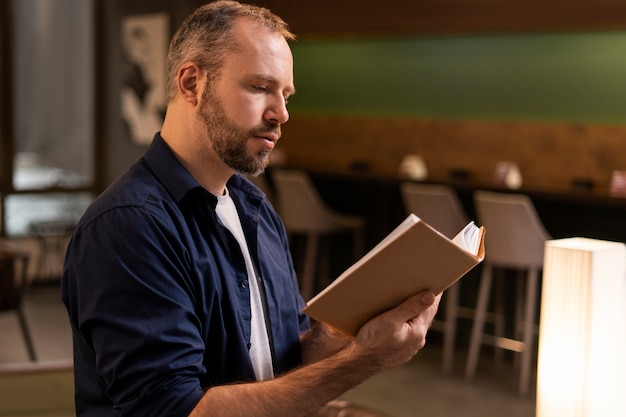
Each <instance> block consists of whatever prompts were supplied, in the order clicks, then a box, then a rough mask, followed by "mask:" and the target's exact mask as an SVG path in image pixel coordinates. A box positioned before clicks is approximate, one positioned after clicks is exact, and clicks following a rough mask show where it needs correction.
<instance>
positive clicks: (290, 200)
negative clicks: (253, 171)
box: [271, 168, 344, 233]
mask: <svg viewBox="0 0 626 417" xmlns="http://www.w3.org/2000/svg"><path fill="white" fill-rule="evenodd" d="M271 180H272V182H273V184H274V188H275V191H276V194H275V201H276V209H277V210H278V213H279V214H280V216H281V218H282V219H283V222H284V223H285V227H286V228H287V231H288V232H295V233H310V232H319V233H325V232H329V231H333V230H337V229H341V228H344V226H343V225H342V224H341V223H340V222H338V221H337V216H339V214H338V213H335V212H334V211H333V210H332V209H330V208H329V207H328V206H327V205H326V204H325V203H324V201H323V200H322V198H321V196H320V195H319V193H318V191H317V189H316V188H315V185H314V184H313V182H312V181H311V179H310V177H309V175H308V174H307V173H306V171H302V170H297V169H284V168H273V169H272V171H271Z"/></svg>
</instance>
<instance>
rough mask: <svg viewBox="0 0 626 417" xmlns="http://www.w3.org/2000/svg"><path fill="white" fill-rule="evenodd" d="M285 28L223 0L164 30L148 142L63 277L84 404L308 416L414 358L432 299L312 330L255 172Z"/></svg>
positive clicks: (272, 124)
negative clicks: (355, 328) (160, 106)
mask: <svg viewBox="0 0 626 417" xmlns="http://www.w3.org/2000/svg"><path fill="white" fill-rule="evenodd" d="M292 38H293V35H291V33H290V32H289V31H288V29H287V27H286V25H285V24H284V22H282V20H280V19H279V18H278V17H276V16H275V15H273V14H271V13H270V12H269V11H267V10H266V9H261V8H257V7H252V6H246V5H241V4H239V3H236V2H230V1H223V2H222V1H220V2H215V3H210V4H208V5H205V6H203V7H201V8H199V9H198V10H197V11H196V12H194V14H192V15H191V16H190V17H189V18H188V19H187V20H186V21H185V22H184V23H183V25H182V26H181V28H180V29H179V30H178V32H177V33H176V34H175V35H174V37H173V39H172V42H171V44H170V52H169V56H168V88H169V98H168V101H169V102H168V110H167V115H166V118H165V121H164V124H163V127H162V130H161V132H160V133H159V134H157V135H156V136H155V138H154V140H153V143H152V144H151V146H150V148H149V149H148V150H147V151H146V154H145V155H144V157H143V158H141V159H140V160H139V161H138V162H136V163H135V164H134V165H133V166H132V167H131V168H130V169H129V171H128V172H127V173H126V174H124V175H123V176H122V177H121V178H120V179H119V180H118V181H116V182H115V183H114V184H113V185H111V186H110V187H109V189H107V190H106V191H105V192H104V193H103V194H102V195H101V196H100V197H99V198H98V199H97V200H96V202H95V203H94V204H93V205H92V206H91V207H90V208H89V209H88V210H87V212H86V213H85V215H84V216H83V218H82V219H81V221H80V223H79V224H78V226H77V229H76V232H75V234H74V236H73V238H72V242H71V243H70V246H69V248H68V251H67V256H66V266H65V271H64V277H63V283H62V296H63V301H64V303H65V304H66V306H67V309H68V312H69V316H70V321H71V325H72V329H73V335H74V356H75V378H76V407H77V414H78V415H79V416H90V417H100V416H151V417H152V416H187V415H189V416H268V417H277V416H305V415H311V414H313V413H315V411H316V410H318V409H319V408H320V407H322V406H323V405H324V404H325V403H327V402H328V401H330V400H332V399H334V398H336V397H337V396H338V395H340V394H341V393H343V392H344V391H346V390H348V389H350V388H352V387H354V386H356V385H357V384H359V383H361V382H362V381H364V380H365V379H367V378H369V377H371V376H373V375H375V374H377V373H379V372H381V371H384V370H387V369H389V368H391V367H393V366H396V365H398V364H401V363H404V362H406V361H407V360H409V359H410V358H411V357H412V356H413V355H414V354H415V353H416V352H417V351H419V350H420V349H421V348H422V347H423V345H424V343H425V336H426V332H427V329H428V326H429V324H430V323H431V321H432V319H433V316H434V314H435V312H436V309H437V305H438V301H439V297H436V296H435V295H434V294H431V293H424V294H419V295H416V296H414V297H412V298H410V299H409V300H407V301H406V302H404V303H403V304H401V305H400V306H398V307H397V308H395V309H393V310H390V311H388V312H386V313H384V314H381V315H380V316H379V317H376V318H374V319H373V320H371V321H370V322H368V323H366V324H365V325H364V326H363V328H362V329H361V330H360V331H359V333H358V334H357V335H356V337H348V336H346V335H343V334H340V333H339V332H338V331H336V330H334V329H332V328H330V327H328V326H326V325H316V326H313V329H309V321H308V318H307V317H306V316H304V315H303V314H302V313H301V311H302V307H303V305H304V303H303V301H302V299H301V297H300V295H299V292H298V287H297V282H296V277H295V273H294V270H293V265H292V261H291V258H290V254H289V247H288V244H287V239H286V235H285V231H284V227H283V225H282V223H281V221H280V220H279V218H278V216H277V215H276V213H275V211H274V210H273V208H272V207H271V206H270V205H269V203H268V202H267V200H266V199H265V198H264V196H263V195H262V194H261V193H260V192H259V191H258V189H257V188H256V187H254V186H253V185H252V184H251V183H250V182H249V181H247V180H246V179H245V178H244V177H243V176H241V175H239V174H240V173H245V174H253V175H255V174H258V173H260V172H262V171H263V169H264V168H265V166H266V165H267V163H268V158H269V154H270V152H271V150H272V149H273V148H274V147H275V146H276V143H277V142H278V140H279V138H280V134H281V125H282V124H283V123H286V122H287V120H288V118H289V114H288V112H287V108H286V106H287V100H288V98H289V97H290V96H291V95H292V94H293V93H294V92H295V88H294V83H293V74H292V71H293V63H292V56H291V51H290V48H289V45H288V43H287V41H288V40H290V39H292Z"/></svg>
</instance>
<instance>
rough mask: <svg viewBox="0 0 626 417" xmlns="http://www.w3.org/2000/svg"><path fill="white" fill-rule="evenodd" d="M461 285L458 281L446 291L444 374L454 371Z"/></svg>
mask: <svg viewBox="0 0 626 417" xmlns="http://www.w3.org/2000/svg"><path fill="white" fill-rule="evenodd" d="M459 285H460V283H458V282H457V283H456V284H454V285H452V286H451V287H450V288H448V289H447V290H446V292H445V304H446V313H445V314H446V318H445V322H444V325H443V364H442V371H443V374H444V375H449V374H450V373H451V372H452V365H453V362H454V341H455V338H456V319H457V316H458V309H459Z"/></svg>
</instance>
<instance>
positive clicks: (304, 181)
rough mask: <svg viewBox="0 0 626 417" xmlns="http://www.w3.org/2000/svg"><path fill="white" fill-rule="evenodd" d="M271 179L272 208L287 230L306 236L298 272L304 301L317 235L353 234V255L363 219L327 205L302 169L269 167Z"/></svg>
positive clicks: (310, 287) (359, 245)
mask: <svg viewBox="0 0 626 417" xmlns="http://www.w3.org/2000/svg"><path fill="white" fill-rule="evenodd" d="M271 180H272V183H273V185H274V188H275V191H276V194H275V200H276V207H277V210H278V213H279V214H280V216H281V218H282V220H283V222H284V223H285V228H286V229H287V233H289V234H290V235H304V236H305V237H306V246H305V256H304V265H303V268H302V272H301V273H300V274H299V275H300V286H301V292H302V296H303V297H304V299H305V300H308V299H310V298H311V297H312V296H313V295H314V291H315V275H316V267H315V266H316V264H317V261H318V249H319V243H320V238H321V237H322V236H329V235H333V234H337V233H353V235H354V247H353V253H354V257H355V258H356V257H358V256H360V255H361V254H362V252H363V239H364V236H363V234H364V226H365V222H364V220H363V219H362V218H361V217H357V216H347V215H344V214H341V213H338V212H336V211H335V210H332V209H331V208H330V207H328V206H327V205H326V204H325V203H324V201H323V200H322V198H321V197H320V195H319V193H318V191H317V189H316V188H315V186H314V184H313V182H312V181H311V179H310V177H309V175H308V174H307V173H306V172H305V171H302V170H295V169H285V168H273V169H272V173H271Z"/></svg>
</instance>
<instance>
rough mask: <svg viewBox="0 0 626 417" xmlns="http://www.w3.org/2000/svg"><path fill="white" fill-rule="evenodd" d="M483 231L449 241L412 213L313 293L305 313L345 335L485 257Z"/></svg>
mask: <svg viewBox="0 0 626 417" xmlns="http://www.w3.org/2000/svg"><path fill="white" fill-rule="evenodd" d="M484 235H485V229H484V228H483V227H477V226H476V225H475V224H474V222H470V223H469V224H468V225H467V226H465V228H463V230H461V231H460V232H459V233H458V234H457V235H456V236H455V237H454V238H453V239H448V238H447V237H446V236H444V235H442V234H441V233H439V232H438V231H436V230H435V229H433V228H432V227H430V226H429V225H427V224H426V223H425V222H423V221H422V220H420V218H419V217H417V216H416V215H414V214H411V215H409V216H408V217H407V218H406V220H404V221H403V222H402V223H401V224H400V225H399V226H398V227H397V228H396V229H395V230H393V231H392V232H391V233H390V234H389V235H388V236H387V237H386V238H385V239H383V240H382V241H381V242H380V243H379V244H378V245H376V247H374V248H373V249H372V250H371V251H370V252H368V253H367V254H366V255H365V256H364V257H363V258H361V259H360V260H359V261H357V262H356V263H355V264H354V265H352V266H351V267H350V268H348V269H347V270H346V271H345V272H344V273H343V274H341V275H340V276H339V277H338V278H337V279H336V280H335V281H333V283H332V284H330V285H329V286H328V287H326V288H325V289H324V290H323V291H321V292H320V293H319V294H318V295H316V296H315V297H313V298H312V299H311V300H310V301H309V302H308V303H307V305H306V307H305V308H304V312H305V313H306V314H308V315H309V316H310V317H312V318H313V319H315V320H318V321H322V322H325V323H328V324H330V325H332V326H333V327H336V328H337V329H339V330H342V331H344V332H346V333H349V334H352V335H354V334H356V332H357V331H358V330H359V328H360V327H361V326H362V325H363V324H364V323H365V322H366V321H368V320H369V319H371V318H373V317H374V316H376V315H378V314H380V313H382V312H383V311H386V310H389V309H391V308H393V307H395V306H397V305H398V304H400V303H402V302H403V301H404V300H406V299H407V298H409V297H411V296H412V295H414V294H417V293H419V292H422V291H425V290H429V291H432V292H434V293H435V294H438V293H440V292H442V291H443V290H445V289H446V288H448V287H449V286H451V285H452V284H454V283H455V282H456V281H457V280H458V279H459V278H461V277H462V276H463V275H465V274H466V273H467V272H468V271H469V270H470V269H472V268H473V267H475V266H476V265H478V264H479V263H480V262H481V261H482V260H483V259H484V257H485V249H484Z"/></svg>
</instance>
